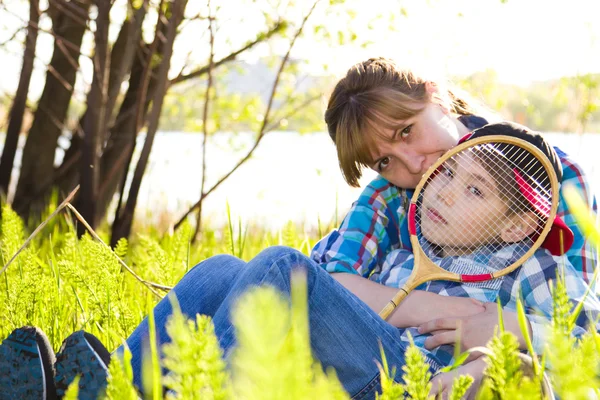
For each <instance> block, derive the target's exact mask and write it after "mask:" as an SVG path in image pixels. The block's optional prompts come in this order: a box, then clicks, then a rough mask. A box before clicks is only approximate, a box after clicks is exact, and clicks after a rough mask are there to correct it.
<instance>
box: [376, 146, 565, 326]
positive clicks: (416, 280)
mask: <svg viewBox="0 0 600 400" xmlns="http://www.w3.org/2000/svg"><path fill="white" fill-rule="evenodd" d="M486 143H504V144H510V145H515V146H518V147H520V148H523V149H525V150H527V151H528V152H530V153H531V154H533V155H534V156H535V157H536V158H537V159H538V161H540V163H541V164H542V166H543V167H544V169H545V170H546V172H547V173H548V178H549V181H550V190H551V194H552V204H551V206H550V210H549V215H548V221H547V223H546V224H545V226H544V229H543V230H542V231H541V232H540V235H539V236H538V237H537V239H536V241H535V242H534V243H533V245H532V246H531V248H530V249H529V250H528V251H527V252H526V253H525V254H523V255H522V256H521V257H519V259H518V260H516V261H515V262H514V263H512V264H511V265H509V266H508V267H506V268H503V269H501V270H499V271H494V272H492V273H487V274H478V275H459V274H455V273H452V272H449V271H446V270H444V269H443V268H441V267H439V266H438V265H436V264H435V263H434V262H433V261H431V260H430V259H429V257H427V255H426V254H425V252H424V251H423V248H422V247H421V244H420V242H419V238H418V237H417V234H416V212H417V202H418V200H419V197H420V195H421V191H422V190H423V187H424V186H425V184H426V183H427V182H428V180H429V178H430V177H431V175H432V174H433V173H434V172H435V171H436V170H437V169H438V168H439V167H440V166H441V165H442V164H443V163H444V162H446V161H447V160H449V159H450V158H452V157H454V156H455V155H456V154H458V153H460V152H461V151H463V150H465V149H467V148H470V147H475V146H477V145H480V144H486ZM558 198H559V186H558V178H557V177H556V172H555V171H554V167H553V166H552V163H551V162H550V160H549V159H548V157H547V156H546V155H545V154H544V153H543V152H542V151H541V150H540V149H539V148H537V147H536V146H534V145H532V144H531V143H529V142H527V141H526V140H523V139H519V138H515V137H512V136H505V135H488V136H482V137H478V138H475V139H469V140H468V141H466V142H463V143H461V144H459V145H457V146H456V147H453V148H452V149H450V150H449V151H448V152H446V153H445V154H444V155H443V156H442V157H440V158H439V159H438V160H437V161H436V162H435V163H434V164H433V165H432V166H431V167H429V169H428V170H427V172H426V173H425V174H424V175H423V177H422V178H421V180H420V181H419V183H418V185H417V187H416V188H415V192H414V194H413V196H412V198H411V202H410V206H409V210H408V216H407V218H408V230H409V233H410V242H411V244H412V248H413V254H414V267H413V271H412V272H411V274H410V276H409V277H408V279H407V281H406V283H405V284H404V285H403V286H402V288H400V290H399V291H398V292H397V293H396V295H395V296H394V297H393V298H392V299H391V300H390V301H389V302H388V304H387V305H386V306H385V307H384V308H383V309H382V310H381V311H380V312H379V316H380V317H381V318H383V319H384V320H387V319H388V318H389V316H390V314H391V313H392V312H393V311H394V309H395V308H396V307H397V306H398V305H399V304H400V303H401V302H402V301H403V300H404V298H406V296H408V293H409V292H410V291H412V290H413V289H414V288H416V287H417V286H419V285H421V284H423V283H425V282H428V281H436V280H445V281H452V282H483V281H488V280H491V279H495V278H499V277H501V276H504V275H506V274H509V273H511V272H512V271H514V270H515V269H517V268H518V267H520V266H521V265H522V264H523V263H524V262H525V261H526V260H528V259H529V258H530V257H531V256H532V255H533V253H534V252H535V251H536V250H537V249H538V248H539V247H540V246H541V245H542V243H543V242H544V240H545V239H546V236H547V235H548V233H549V232H550V229H552V221H554V218H555V217H556V211H557V208H558Z"/></svg>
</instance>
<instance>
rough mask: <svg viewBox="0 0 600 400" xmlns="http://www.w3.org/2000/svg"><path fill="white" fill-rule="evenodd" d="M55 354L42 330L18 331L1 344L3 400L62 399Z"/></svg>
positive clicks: (1, 392)
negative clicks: (57, 379)
mask: <svg viewBox="0 0 600 400" xmlns="http://www.w3.org/2000/svg"><path fill="white" fill-rule="evenodd" d="M53 364H54V352H53V351H52V347H51V346H50V342H49V341H48V338H47V337H46V335H45V334H44V332H42V330H41V329H38V328H35V327H32V326H26V327H23V328H18V329H15V330H14V331H13V332H12V333H11V334H10V335H9V336H8V337H7V338H6V339H4V341H3V342H2V345H0V399H2V400H4V399H43V400H55V399H58V397H57V395H56V389H55V387H54V370H53Z"/></svg>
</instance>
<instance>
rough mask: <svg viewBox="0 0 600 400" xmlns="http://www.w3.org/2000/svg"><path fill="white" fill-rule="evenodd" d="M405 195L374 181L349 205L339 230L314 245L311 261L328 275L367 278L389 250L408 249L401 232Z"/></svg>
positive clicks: (405, 234) (388, 184)
mask: <svg viewBox="0 0 600 400" xmlns="http://www.w3.org/2000/svg"><path fill="white" fill-rule="evenodd" d="M406 201H408V197H407V194H406V193H404V192H402V191H399V190H398V189H397V188H396V187H395V186H393V185H391V184H390V183H389V182H388V181H386V180H385V179H383V178H381V177H379V178H376V179H374V180H373V181H372V182H371V183H370V184H369V185H368V186H367V187H366V188H365V189H364V190H363V192H362V193H361V195H360V197H359V198H358V200H357V201H356V202H355V203H354V204H353V205H352V208H351V209H350V211H348V214H346V217H345V218H344V220H343V221H342V223H341V225H340V226H339V228H338V229H335V230H333V231H332V232H330V233H329V234H328V235H327V236H325V237H324V238H323V239H321V240H320V241H319V243H317V245H316V246H315V247H314V248H313V250H312V253H311V258H312V259H313V260H314V261H315V262H316V263H317V264H319V265H320V266H321V267H322V268H323V269H325V270H326V271H328V272H349V273H354V274H358V275H362V276H364V277H368V276H369V275H370V274H371V273H372V272H373V271H374V270H376V269H377V268H378V267H379V264H380V263H381V262H382V260H383V259H384V258H385V256H386V254H387V253H388V252H389V251H391V250H392V249H397V248H408V249H410V241H409V236H408V229H407V228H405V229H401V222H402V220H403V219H404V216H405V213H404V208H403V206H402V203H403V202H406Z"/></svg>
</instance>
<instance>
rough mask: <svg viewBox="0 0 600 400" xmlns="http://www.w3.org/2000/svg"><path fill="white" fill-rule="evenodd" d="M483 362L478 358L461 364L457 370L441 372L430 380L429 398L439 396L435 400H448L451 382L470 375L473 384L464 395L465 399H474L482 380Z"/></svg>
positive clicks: (484, 364) (481, 358) (482, 359)
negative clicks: (461, 376)
mask: <svg viewBox="0 0 600 400" xmlns="http://www.w3.org/2000/svg"><path fill="white" fill-rule="evenodd" d="M485 366H486V363H485V360H484V358H483V357H479V358H478V359H476V360H473V361H471V362H469V363H466V364H463V365H461V366H460V367H458V368H457V369H455V370H453V371H450V372H443V373H441V374H439V375H435V376H434V377H433V378H432V379H431V392H430V393H429V395H430V396H436V395H438V394H439V395H441V396H440V397H436V399H444V400H446V399H448V396H449V395H450V390H451V389H452V382H453V381H454V379H455V378H456V377H458V376H460V375H471V376H472V377H473V383H472V384H471V387H469V390H468V391H467V393H466V396H465V397H464V398H465V399H474V398H475V395H476V394H477V391H478V390H479V386H480V385H481V381H482V379H483V371H484V370H485Z"/></svg>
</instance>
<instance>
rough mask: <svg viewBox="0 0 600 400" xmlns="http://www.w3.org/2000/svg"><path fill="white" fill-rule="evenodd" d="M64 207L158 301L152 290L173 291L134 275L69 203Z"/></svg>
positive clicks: (158, 295) (157, 295)
mask: <svg viewBox="0 0 600 400" xmlns="http://www.w3.org/2000/svg"><path fill="white" fill-rule="evenodd" d="M78 187H79V186H78ZM66 206H67V207H68V208H69V210H71V212H73V214H75V217H77V219H78V220H79V222H81V223H82V224H83V226H85V228H86V229H87V230H88V232H90V234H91V235H92V237H93V238H94V239H96V240H97V241H98V242H100V243H101V244H102V246H104V247H105V248H107V249H108V250H110V252H111V253H112V254H113V255H114V256H115V258H116V259H117V261H119V264H121V266H122V267H123V268H125V269H126V270H127V272H129V273H130V274H131V275H133V277H134V278H135V279H137V280H138V281H139V282H140V283H142V284H143V285H145V286H146V287H147V288H148V290H150V291H151V292H152V293H153V294H154V295H155V296H156V297H158V298H159V299H162V298H163V296H161V295H160V294H159V293H158V292H157V291H156V290H154V288H157V289H161V290H171V289H173V288H172V287H171V286H165V285H161V284H158V283H154V282H150V281H147V280H145V279H143V278H142V277H140V276H139V275H138V274H136V273H135V272H134V271H133V270H132V269H131V268H130V267H129V266H128V265H127V264H125V261H123V260H121V257H119V256H118V255H116V254H115V252H114V251H113V250H112V249H111V248H110V246H109V245H107V244H106V243H104V241H103V240H102V239H101V238H100V236H98V234H97V233H96V231H94V230H93V229H92V227H91V226H90V225H89V224H88V223H87V221H86V220H85V219H84V218H83V217H82V216H81V214H80V213H79V211H77V209H76V208H75V207H73V205H72V204H71V203H67V204H66Z"/></svg>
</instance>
